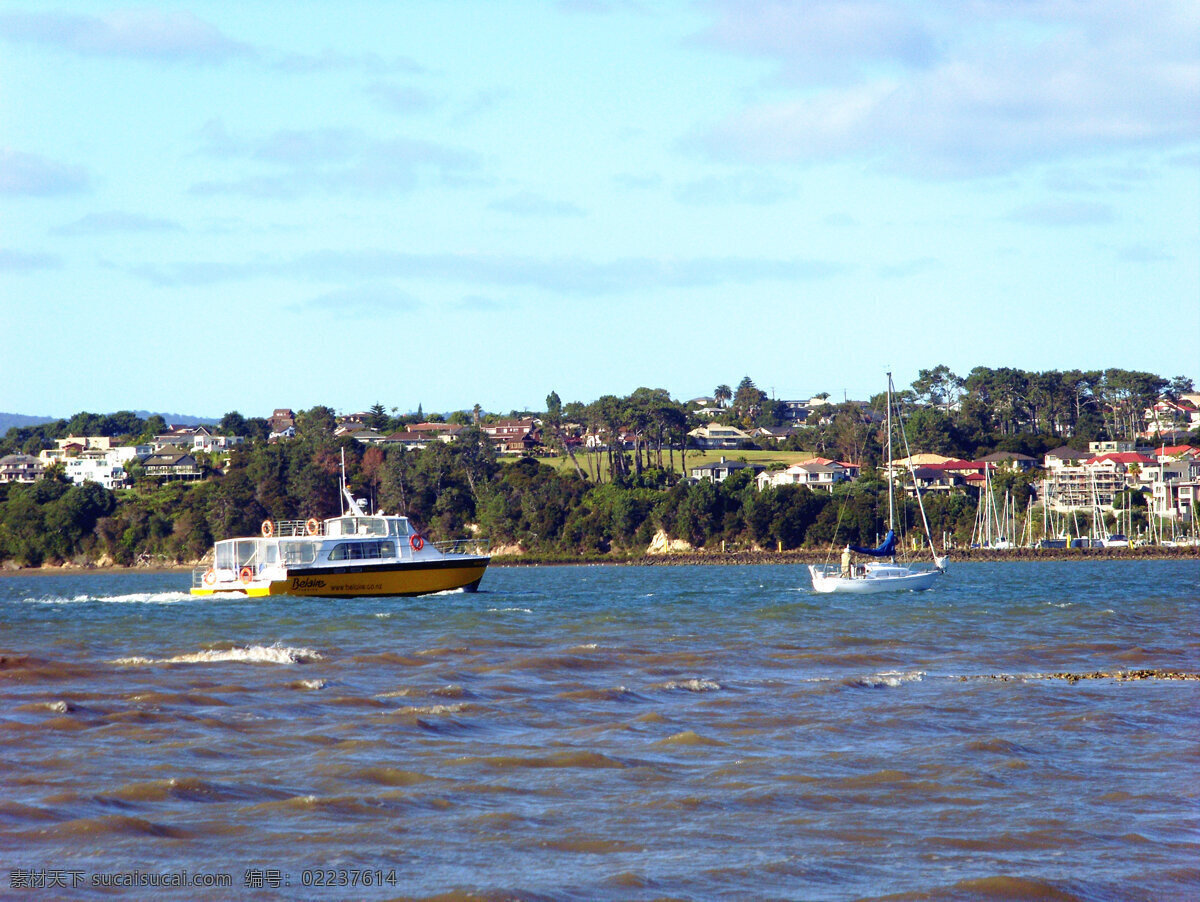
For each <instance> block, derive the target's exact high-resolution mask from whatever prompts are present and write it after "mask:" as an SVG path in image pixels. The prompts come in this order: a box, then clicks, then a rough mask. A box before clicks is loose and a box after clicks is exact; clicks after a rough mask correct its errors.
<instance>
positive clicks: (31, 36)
mask: <svg viewBox="0 0 1200 902" xmlns="http://www.w3.org/2000/svg"><path fill="white" fill-rule="evenodd" d="M0 36H3V37H5V38H8V39H9V40H12V41H21V42H32V43H40V44H48V45H52V46H57V47H59V48H61V49H63V50H66V51H69V52H72V53H78V54H82V55H87V56H123V57H140V58H147V59H161V60H169V59H177V60H183V59H186V60H192V61H208V62H215V61H222V60H225V59H227V58H229V57H232V56H239V55H243V54H247V53H249V52H250V50H249V48H248V47H247V46H246V45H244V44H240V43H238V42H236V41H233V40H230V39H229V38H228V37H226V36H225V35H224V34H222V33H221V31H220V30H219V29H217V28H215V27H213V26H212V25H210V24H208V23H207V22H205V21H203V20H202V19H199V18H197V17H196V16H194V15H193V14H192V13H190V12H186V11H181V12H165V11H161V10H155V9H139V10H118V11H114V12H111V13H107V14H105V15H102V16H77V15H68V14H65V13H22V12H18V13H7V14H4V15H0Z"/></svg>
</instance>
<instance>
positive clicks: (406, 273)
mask: <svg viewBox="0 0 1200 902" xmlns="http://www.w3.org/2000/svg"><path fill="white" fill-rule="evenodd" d="M0 311H2V313H3V320H4V322H3V327H2V329H3V331H2V332H0V342H2V344H0V347H2V348H3V352H2V354H0V361H2V362H0V410H3V411H8V412H15V413H26V414H39V415H53V416H64V415H69V414H71V413H74V412H76V411H79V410H90V411H94V412H107V411H112V410H117V409H150V410H164V411H174V412H183V413H190V414H196V415H202V416H220V415H221V414H223V413H225V412H226V411H229V410H234V409H236V410H239V411H240V412H242V413H243V414H245V415H247V416H263V415H268V414H269V413H270V412H271V410H272V409H273V408H275V407H285V406H286V407H292V408H294V409H303V408H307V407H311V406H313V405H316V404H327V405H329V406H330V407H333V408H334V409H335V410H338V411H341V412H346V413H348V412H352V411H355V410H361V409H364V408H366V407H368V406H370V405H371V404H373V403H376V402H379V403H382V404H384V405H385V406H386V407H389V408H390V407H397V408H399V409H400V410H402V411H404V410H412V409H415V408H416V407H417V405H418V404H421V405H423V407H424V409H425V410H426V411H431V410H451V409H456V408H470V407H471V406H472V405H474V404H476V403H478V404H481V405H482V406H483V407H484V408H485V409H487V410H494V411H503V412H507V411H508V410H510V409H514V408H524V407H534V408H538V407H541V406H542V405H543V404H544V399H545V397H546V395H547V394H548V393H549V391H550V390H551V389H554V390H556V391H557V392H558V393H559V395H561V396H562V398H563V400H564V401H569V400H581V401H590V400H592V399H594V398H596V397H597V396H599V395H601V394H606V393H613V394H626V393H628V392H630V391H632V390H633V389H634V388H636V387H638V386H640V385H645V386H650V387H662V388H666V389H668V390H669V391H670V392H671V393H672V394H673V395H674V396H676V397H678V398H684V399H686V398H690V397H694V396H697V395H702V394H708V393H711V391H712V389H713V388H714V386H716V385H717V384H719V383H729V384H731V385H736V384H737V382H738V380H740V379H741V378H742V377H743V376H745V375H749V376H751V378H753V379H754V380H755V381H756V382H757V383H758V385H759V386H760V387H761V388H763V389H764V390H766V391H768V392H770V393H772V394H774V395H775V396H776V397H781V398H795V397H808V396H809V395H811V394H814V393H816V392H820V391H826V392H829V393H831V394H833V395H835V396H837V397H839V398H840V397H841V396H842V394H843V393H846V394H848V395H849V396H850V397H867V396H869V395H870V394H873V393H875V392H876V391H879V390H880V389H881V387H882V384H883V379H884V372H885V370H886V369H887V368H888V367H889V366H890V367H891V368H892V369H893V370H894V371H895V374H896V380H897V382H898V383H899V384H901V385H906V384H908V383H909V382H911V381H912V380H913V378H915V377H916V374H917V371H918V370H919V369H921V368H925V367H932V366H935V365H937V364H941V363H944V364H946V365H948V366H950V368H951V369H952V370H954V371H956V372H958V373H959V374H960V375H965V374H966V373H967V372H968V371H969V370H970V369H971V368H972V367H973V366H976V365H986V366H1016V367H1022V368H1025V369H1034V370H1043V369H1058V368H1062V369H1066V368H1075V367H1079V368H1087V369H1091V368H1103V367H1109V366H1119V367H1124V368H1129V369H1143V370H1149V371H1152V372H1155V373H1158V374H1160V375H1164V376H1167V377H1171V376H1176V375H1188V376H1191V377H1193V378H1196V379H1197V381H1200V358H1198V353H1200V352H1198V347H1200V6H1198V5H1197V4H1196V3H1195V2H1194V0H1154V2H1153V3H1145V2H1143V0H1130V2H1117V0H962V2H956V3H941V2H903V0H792V2H785V0H779V2H758V0H701V2H694V3H691V2H652V0H645V2H640V0H624V2H623V0H564V2H557V3H556V2H550V0H544V2H517V0H503V2H495V0H487V2H469V0H455V2H440V0H439V2H415V0H414V2H403V3H401V2H396V3H382V2H355V0H349V2H346V0H342V2H339V3H338V4H332V3H327V2H323V0H322V2H304V0H291V2H288V3H269V2H261V3H258V2H255V3H234V2H203V0H197V2H186V3H181V2H173V0H165V2H155V3H153V4H150V3H145V4H143V5H140V6H127V5H123V4H112V3H107V2H103V0H87V2H69V0H64V2H60V3H53V2H46V3H41V2H26V3H22V2H20V0H11V2H6V3H5V4H4V5H3V7H0Z"/></svg>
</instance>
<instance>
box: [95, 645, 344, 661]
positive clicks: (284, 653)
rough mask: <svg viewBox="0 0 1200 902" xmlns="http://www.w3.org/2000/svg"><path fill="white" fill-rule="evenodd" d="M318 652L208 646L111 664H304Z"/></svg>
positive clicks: (317, 659) (280, 647) (294, 649)
mask: <svg viewBox="0 0 1200 902" xmlns="http://www.w3.org/2000/svg"><path fill="white" fill-rule="evenodd" d="M321 659H322V655H321V653H320V652H317V651H314V650H313V649H311V648H290V647H288V646H280V645H247V646H244V647H242V648H210V649H205V650H204V651H196V652H191V653H190V654H186V655H175V656H174V657H172V658H142V657H130V658H117V659H116V660H115V661H113V662H112V663H113V664H127V665H135V666H142V665H146V664H216V663H226V662H236V663H245V664H307V663H309V662H310V661H320V660H321Z"/></svg>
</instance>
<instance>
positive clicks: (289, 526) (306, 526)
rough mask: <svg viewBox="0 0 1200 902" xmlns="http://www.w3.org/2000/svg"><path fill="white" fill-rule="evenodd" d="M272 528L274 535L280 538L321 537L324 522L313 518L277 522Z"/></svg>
mask: <svg viewBox="0 0 1200 902" xmlns="http://www.w3.org/2000/svg"><path fill="white" fill-rule="evenodd" d="M274 527H275V535H277V536H282V537H293V536H305V537H307V536H322V535H324V534H325V523H324V521H322V520H318V519H316V518H315V517H312V518H310V519H308V520H277V521H275V524H274Z"/></svg>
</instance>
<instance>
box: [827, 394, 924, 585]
mask: <svg viewBox="0 0 1200 902" xmlns="http://www.w3.org/2000/svg"><path fill="white" fill-rule="evenodd" d="M893 392H894V386H893V385H892V374H891V373H888V374H887V460H888V531H887V535H885V536H884V538H883V542H882V543H880V545H879V546H878V547H877V548H861V547H859V546H857V545H847V546H846V548H845V550H844V551H843V552H842V564H841V566H840V567H839V566H838V565H836V564H810V565H809V566H808V572H809V575H810V576H811V577H812V587H813V591H814V592H821V593H829V592H840V593H849V594H854V595H873V594H875V593H878V592H905V591H915V592H920V591H923V590H925V589H930V588H932V587H933V585H934V584H935V583H936V582H937V580H938V577H940V576H941V575H942V574H943V573H945V572H946V557H945V556H939V555H938V553H937V551H936V549H935V548H934V547H933V536H932V535H931V534H930V532H929V519H928V518H927V517H926V516H925V504H924V502H922V500H921V487H920V486H919V485H918V484H917V481H916V478H915V476H913V465H912V454H911V452H910V451H909V449H908V437H907V436H904V431H903V429H901V432H900V434H901V435H902V436H904V453H905V458H906V463H907V467H908V473H909V475H910V476H912V477H913V486H914V488H915V490H916V494H917V505H918V506H919V507H920V509H921V523H922V525H923V526H924V528H925V539H926V541H927V542H928V543H929V550H930V552H931V553H932V555H933V566H932V567H929V566H927V565H920V564H912V563H908V562H901V563H897V562H896V550H897V547H898V546H899V544H900V543H899V540H898V539H897V536H896V507H895V500H894V499H893V497H892V489H893V487H894V479H893V477H892V471H891V462H892V394H893ZM899 419H900V414H899V411H898V410H897V413H896V420H897V422H898V421H899ZM851 553H854V554H861V555H866V556H867V557H870V558H874V559H875V560H872V561H871V562H870V563H867V564H859V565H857V566H851V562H850V555H851ZM885 558H886V560H884V559H885Z"/></svg>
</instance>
